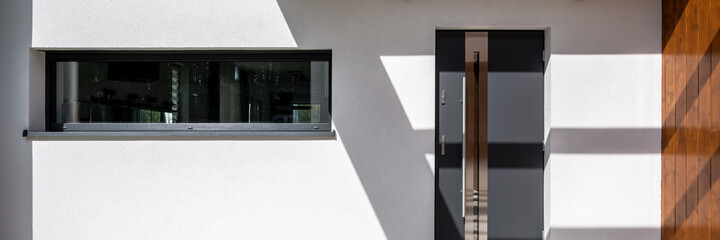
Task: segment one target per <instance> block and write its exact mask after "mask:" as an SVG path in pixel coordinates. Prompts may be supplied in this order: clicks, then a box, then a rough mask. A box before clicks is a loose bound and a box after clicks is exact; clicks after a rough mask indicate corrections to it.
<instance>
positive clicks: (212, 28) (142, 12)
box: [32, 0, 297, 48]
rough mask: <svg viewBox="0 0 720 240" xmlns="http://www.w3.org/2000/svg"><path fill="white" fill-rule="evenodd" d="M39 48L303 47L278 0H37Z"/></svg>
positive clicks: (35, 41)
mask: <svg viewBox="0 0 720 240" xmlns="http://www.w3.org/2000/svg"><path fill="white" fill-rule="evenodd" d="M32 20H33V21H32V22H33V43H32V46H33V47H36V48H176V47H190V48H227V47H232V48H237V47H250V48H253V47H262V48H269V47H297V45H296V44H295V39H294V38H293V36H292V33H291V32H290V29H289V28H288V25H287V23H286V22H285V18H284V17H283V13H282V11H280V8H279V7H278V4H277V2H275V1H265V0H248V1H232V0H220V1H212V2H207V1H200V0H188V1H171V0H160V1H143V0H129V1H106V2H98V1H87V0H70V1H51V0H39V1H33V19H32Z"/></svg>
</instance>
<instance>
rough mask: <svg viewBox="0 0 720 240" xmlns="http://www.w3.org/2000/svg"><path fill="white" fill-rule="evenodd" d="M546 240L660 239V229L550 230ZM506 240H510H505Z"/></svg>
mask: <svg viewBox="0 0 720 240" xmlns="http://www.w3.org/2000/svg"><path fill="white" fill-rule="evenodd" d="M547 239H553V240H576V239H583V240H636V239H660V229H657V228H551V229H550V233H549V234H548V237H547ZM507 240H510V239H507ZM518 240H519V239H518Z"/></svg>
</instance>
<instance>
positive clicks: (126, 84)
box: [55, 61, 329, 124]
mask: <svg viewBox="0 0 720 240" xmlns="http://www.w3.org/2000/svg"><path fill="white" fill-rule="evenodd" d="M55 67H56V70H55V72H56V76H55V77H56V92H55V95H56V101H55V102H56V106H55V108H56V109H55V111H56V113H57V114H56V116H55V122H56V123H58V124H63V123H327V122H329V109H328V108H329V99H328V97H329V96H328V86H329V85H328V80H329V62H327V61H283V62H225V61H204V62H190V61H172V62H170V61H167V62H160V61H136V62H128V61H104V62H100V61H87V62H70V61H65V62H57V63H56V66H55Z"/></svg>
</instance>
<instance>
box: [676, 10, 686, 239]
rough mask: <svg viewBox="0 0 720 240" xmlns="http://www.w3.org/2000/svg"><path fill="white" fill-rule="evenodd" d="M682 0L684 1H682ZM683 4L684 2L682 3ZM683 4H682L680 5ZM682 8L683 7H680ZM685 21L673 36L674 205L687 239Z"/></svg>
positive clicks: (681, 234)
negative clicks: (674, 97)
mask: <svg viewBox="0 0 720 240" xmlns="http://www.w3.org/2000/svg"><path fill="white" fill-rule="evenodd" d="M680 2H682V1H680ZM680 4H682V3H680ZM680 6H682V5H680ZM680 9H682V7H681V8H680ZM685 22H686V18H685V17H684V16H682V15H681V16H680V18H679V19H678V20H677V22H676V25H675V31H674V34H673V36H674V37H675V40H676V45H675V46H676V48H675V49H676V50H675V54H676V58H675V60H676V61H675V89H676V91H679V92H678V97H677V101H676V102H675V124H676V126H677V133H676V134H675V135H676V138H677V142H678V145H677V149H676V152H675V191H676V193H675V204H674V206H673V207H675V224H676V227H677V233H676V238H675V239H679V240H684V239H686V236H685V235H686V232H687V229H686V227H685V226H686V223H685V220H686V211H685V207H686V206H685V203H686V201H685V199H686V193H687V191H686V190H687V189H686V183H685V182H686V180H687V178H686V177H687V171H686V170H685V169H686V167H687V166H686V157H687V156H686V153H687V151H686V150H687V145H686V143H687V141H685V139H686V129H687V123H686V122H685V112H686V108H685V107H686V96H687V91H686V90H687V89H686V83H687V81H686V80H687V78H686V77H685V71H686V69H685V66H686V56H687V53H686V51H685V46H686V43H685V42H686V41H685V37H686V36H685V32H686V30H685Z"/></svg>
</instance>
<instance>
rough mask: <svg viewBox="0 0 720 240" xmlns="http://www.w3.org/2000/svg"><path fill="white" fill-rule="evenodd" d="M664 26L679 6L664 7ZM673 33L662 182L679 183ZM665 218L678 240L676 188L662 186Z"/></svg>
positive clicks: (665, 79)
mask: <svg viewBox="0 0 720 240" xmlns="http://www.w3.org/2000/svg"><path fill="white" fill-rule="evenodd" d="M662 11H663V26H668V25H674V24H675V21H676V20H675V18H674V15H673V13H674V12H675V11H676V10H675V2H674V1H669V2H668V3H666V4H663V6H662ZM672 32H673V29H671V28H668V27H663V33H662V34H663V36H662V37H663V41H662V43H663V46H664V47H663V53H662V62H663V65H662V71H663V74H662V89H663V93H662V116H663V119H664V121H663V122H662V182H663V183H674V182H675V156H674V155H673V154H674V152H675V151H676V149H677V141H673V135H674V134H675V129H676V128H675V108H674V104H675V99H676V96H675V75H674V74H673V73H674V67H675V64H674V60H673V57H674V54H675V48H676V47H675V40H674V39H673V38H672ZM661 194H662V202H661V207H662V209H661V217H662V222H663V223H662V231H661V235H662V238H663V239H671V238H673V237H674V236H675V204H674V203H675V186H674V185H673V184H662V189H661Z"/></svg>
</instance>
